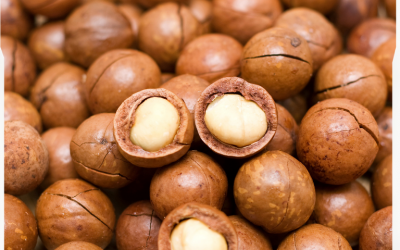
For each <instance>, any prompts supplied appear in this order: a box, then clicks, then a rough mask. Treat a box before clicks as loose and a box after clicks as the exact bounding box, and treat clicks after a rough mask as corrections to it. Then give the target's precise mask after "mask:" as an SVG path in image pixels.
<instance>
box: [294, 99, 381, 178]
mask: <svg viewBox="0 0 400 250" xmlns="http://www.w3.org/2000/svg"><path fill="white" fill-rule="evenodd" d="M378 145H379V132H378V124H377V123H376V121H375V119H374V117H373V116H372V114H371V113H370V112H369V111H368V110H367V109H366V108H365V107H364V106H362V105H360V104H358V103H356V102H354V101H351V100H348V99H344V98H334V99H328V100H325V101H322V102H319V103H318V104H316V105H314V106H313V107H311V108H310V109H309V110H308V112H307V114H306V115H305V116H304V118H303V120H302V122H301V124H300V129H299V137H298V140H297V146H296V149H297V156H298V159H299V160H300V161H301V162H302V163H303V164H304V165H305V166H306V167H307V169H308V171H310V174H311V176H312V177H313V178H314V179H315V180H317V181H320V182H322V183H326V184H331V185H341V184H345V183H349V182H351V181H353V180H355V179H357V178H358V177H360V176H361V175H363V174H364V173H365V172H366V171H367V170H368V168H369V167H370V166H371V164H372V162H373V161H374V159H375V156H376V154H377V153H378V149H379V147H378Z"/></svg>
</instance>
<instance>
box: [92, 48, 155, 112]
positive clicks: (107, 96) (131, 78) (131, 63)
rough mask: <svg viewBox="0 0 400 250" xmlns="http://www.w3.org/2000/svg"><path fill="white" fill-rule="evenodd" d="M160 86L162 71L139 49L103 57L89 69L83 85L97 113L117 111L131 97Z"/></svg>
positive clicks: (111, 52) (112, 52)
mask: <svg viewBox="0 0 400 250" xmlns="http://www.w3.org/2000/svg"><path fill="white" fill-rule="evenodd" d="M127 72H129V73H127ZM160 84H161V72H160V69H159V68H158V66H157V64H156V63H155V62H154V60H153V59H151V57H149V56H148V55H146V54H144V53H143V52H140V51H137V50H131V49H118V50H112V51H109V52H107V53H105V54H103V55H102V56H100V57H99V58H98V59H97V60H96V61H95V62H94V63H93V64H92V65H91V66H90V68H89V70H88V72H87V77H86V81H85V84H84V85H85V94H86V98H87V102H88V105H89V107H90V110H91V111H92V113H94V114H98V113H107V112H116V111H117V109H118V107H119V106H120V105H121V103H122V102H123V101H125V99H127V98H128V97H130V96H131V95H132V94H134V93H136V92H139V91H141V90H143V89H151V88H157V87H158V86H159V85H160Z"/></svg>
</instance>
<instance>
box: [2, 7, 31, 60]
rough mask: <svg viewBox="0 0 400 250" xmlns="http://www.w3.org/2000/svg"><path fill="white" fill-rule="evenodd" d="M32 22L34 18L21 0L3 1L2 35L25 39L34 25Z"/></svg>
mask: <svg viewBox="0 0 400 250" xmlns="http://www.w3.org/2000/svg"><path fill="white" fill-rule="evenodd" d="M32 24H33V18H31V16H30V15H29V14H28V13H27V12H26V11H25V9H24V8H23V7H22V4H21V2H20V0H2V1H1V35H2V36H3V35H4V36H11V37H14V38H16V39H19V40H25V38H26V37H27V36H28V33H29V31H30V30H31V28H32V26H33V25H32ZM3 53H4V52H3Z"/></svg>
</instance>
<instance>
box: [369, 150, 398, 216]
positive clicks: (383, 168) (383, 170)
mask: <svg viewBox="0 0 400 250" xmlns="http://www.w3.org/2000/svg"><path fill="white" fill-rule="evenodd" d="M392 168H393V165H392V155H388V156H387V157H386V158H385V159H383V160H382V162H381V163H380V164H379V166H378V167H377V168H376V169H375V172H374V174H373V175H372V179H371V195H372V200H373V201H374V204H375V206H376V208H377V209H378V210H379V209H382V208H384V207H388V206H392V203H393V201H392V199H393V198H392V196H393V190H392V189H393V186H392V182H393V180H392V179H393V175H392V171H393V169H392Z"/></svg>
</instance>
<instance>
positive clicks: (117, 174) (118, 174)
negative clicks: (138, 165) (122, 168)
mask: <svg viewBox="0 0 400 250" xmlns="http://www.w3.org/2000/svg"><path fill="white" fill-rule="evenodd" d="M74 162H76V163H78V164H81V165H82V166H83V167H84V168H87V169H90V170H93V171H95V172H99V173H102V174H106V175H111V176H120V177H122V178H125V179H127V180H128V181H131V180H132V179H129V178H128V177H126V176H124V175H122V174H120V173H116V174H111V173H108V172H104V171H100V170H98V169H94V168H90V167H87V166H85V165H84V164H83V163H82V162H79V161H75V160H74Z"/></svg>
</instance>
